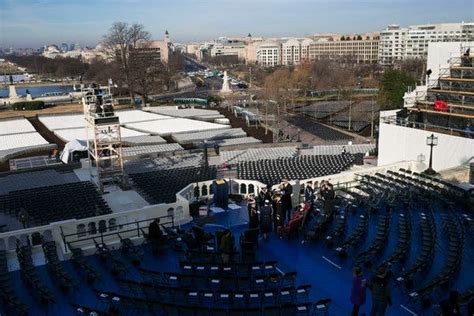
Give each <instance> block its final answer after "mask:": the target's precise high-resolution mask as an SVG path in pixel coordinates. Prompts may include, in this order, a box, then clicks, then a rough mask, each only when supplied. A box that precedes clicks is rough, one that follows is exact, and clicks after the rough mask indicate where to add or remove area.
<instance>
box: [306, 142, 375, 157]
mask: <svg viewBox="0 0 474 316" xmlns="http://www.w3.org/2000/svg"><path fill="white" fill-rule="evenodd" d="M344 150H345V151H346V153H351V154H364V155H365V154H369V153H371V152H372V151H373V150H375V144H353V145H320V146H314V147H313V150H312V152H311V154H312V155H339V154H341V153H342V152H343V151H344Z"/></svg>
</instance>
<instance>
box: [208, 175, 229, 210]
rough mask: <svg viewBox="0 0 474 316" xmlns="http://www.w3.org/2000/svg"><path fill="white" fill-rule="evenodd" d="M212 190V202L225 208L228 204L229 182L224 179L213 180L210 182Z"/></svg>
mask: <svg viewBox="0 0 474 316" xmlns="http://www.w3.org/2000/svg"><path fill="white" fill-rule="evenodd" d="M211 186H212V191H213V192H214V204H215V205H216V206H217V207H220V208H226V207H227V205H228V204H229V184H228V183H227V181H225V180H223V179H222V180H215V181H214V182H212V185H211Z"/></svg>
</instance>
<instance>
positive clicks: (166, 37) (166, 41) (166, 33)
mask: <svg viewBox="0 0 474 316" xmlns="http://www.w3.org/2000/svg"><path fill="white" fill-rule="evenodd" d="M169 42H170V33H169V32H168V30H166V31H165V43H166V44H169Z"/></svg>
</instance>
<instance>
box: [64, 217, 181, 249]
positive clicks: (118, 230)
mask: <svg viewBox="0 0 474 316" xmlns="http://www.w3.org/2000/svg"><path fill="white" fill-rule="evenodd" d="M155 219H160V225H162V226H168V225H169V226H170V227H171V228H174V227H175V225H174V215H164V216H159V217H155V218H148V219H144V220H140V221H134V222H130V223H124V224H117V225H112V226H108V227H100V223H99V227H96V228H94V229H89V230H84V231H78V232H76V233H72V234H64V233H63V231H62V229H61V238H62V239H63V242H64V251H65V252H67V251H68V247H69V248H70V245H71V246H72V245H73V244H75V243H79V242H84V241H91V240H92V241H93V240H95V239H96V238H99V239H100V241H101V243H104V238H106V237H109V236H116V235H117V236H118V235H119V234H120V235H126V236H127V237H128V238H130V237H132V238H133V237H141V235H142V233H141V232H142V229H143V228H145V227H147V225H149V223H151V222H153V221H154V220H155ZM162 219H168V221H164V222H163V221H162ZM124 226H130V227H131V228H130V229H125V230H124V229H123V227H124ZM132 232H133V234H129V233H132ZM135 233H136V234H135ZM84 236H86V237H84ZM70 237H75V238H74V239H73V240H70ZM72 248H74V247H72Z"/></svg>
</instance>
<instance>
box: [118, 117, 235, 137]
mask: <svg viewBox="0 0 474 316" xmlns="http://www.w3.org/2000/svg"><path fill="white" fill-rule="evenodd" d="M125 127H128V128H131V129H134V130H137V131H141V132H145V133H150V134H152V135H159V136H170V135H172V134H177V133H191V132H202V131H211V130H221V129H228V128H230V127H229V126H228V125H222V124H215V123H209V122H203V121H196V120H191V119H187V118H172V119H166V120H160V121H146V122H135V123H126V124H125Z"/></svg>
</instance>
